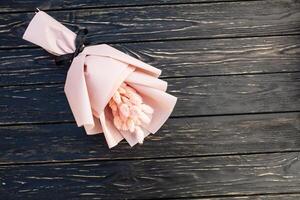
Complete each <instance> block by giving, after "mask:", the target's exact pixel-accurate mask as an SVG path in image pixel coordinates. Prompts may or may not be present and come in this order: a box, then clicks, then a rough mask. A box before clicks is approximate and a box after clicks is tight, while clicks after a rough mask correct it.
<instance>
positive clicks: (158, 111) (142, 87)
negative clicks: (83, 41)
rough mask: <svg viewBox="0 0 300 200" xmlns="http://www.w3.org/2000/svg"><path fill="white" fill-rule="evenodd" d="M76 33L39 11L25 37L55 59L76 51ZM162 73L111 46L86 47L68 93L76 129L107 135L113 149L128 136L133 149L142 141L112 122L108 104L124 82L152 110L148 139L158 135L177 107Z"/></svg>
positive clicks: (71, 72)
mask: <svg viewBox="0 0 300 200" xmlns="http://www.w3.org/2000/svg"><path fill="white" fill-rule="evenodd" d="M75 38H76V34H75V33H73V32H72V31H70V30H69V29H68V28H66V27H65V26H63V25H62V24H61V23H59V22H58V21H56V20H55V19H53V18H52V17H50V16H49V15H47V14H46V13H45V12H43V11H39V12H38V13H37V14H36V15H35V16H34V18H33V19H32V21H31V22H30V24H29V26H28V28H27V29H26V31H25V33H24V35H23V39H25V40H27V41H30V42H32V43H34V44H36V45H39V46H41V47H42V48H44V49H45V50H47V51H48V52H50V53H51V54H54V55H63V54H67V53H72V52H74V51H75V44H74V41H75ZM160 74H161V70H159V69H157V68H155V67H153V66H151V65H148V64H146V63H144V62H142V61H140V60H138V59H136V58H133V57H131V56H129V55H127V54H125V53H123V52H121V51H119V50H117V49H115V48H113V47H111V46H109V45H107V44H100V45H93V46H87V47H85V48H84V50H83V51H82V52H81V53H80V54H79V55H78V56H76V57H75V58H74V59H73V62H72V64H71V66H70V68H69V71H68V74H67V78H66V82H65V87H64V90H65V94H66V96H67V99H68V102H69V105H70V108H71V110H72V113H73V115H74V118H75V120H76V123H77V125H78V126H84V128H85V131H86V133H87V134H88V135H92V134H98V133H102V132H103V133H104V136H105V138H106V141H107V144H108V146H109V148H112V147H114V146H116V145H117V144H118V143H119V142H120V141H121V140H122V139H124V138H125V140H127V142H128V143H129V144H130V146H134V145H135V144H137V143H138V138H137V136H136V135H135V134H134V133H131V132H128V131H120V130H118V129H117V128H116V127H115V125H114V123H113V120H112V114H111V110H110V108H109V107H108V105H107V104H108V102H109V101H110V99H111V98H112V96H113V95H114V93H115V92H116V91H117V90H118V88H119V87H120V85H121V84H122V83H123V82H125V83H126V84H128V85H130V86H131V87H132V88H134V89H135V90H136V91H137V92H138V93H139V94H141V96H142V97H143V99H144V101H145V102H146V103H147V104H148V105H150V106H151V107H152V108H153V110H154V112H153V116H152V119H151V123H149V124H148V125H147V126H145V127H144V129H145V130H144V137H146V136H147V135H149V134H150V133H155V132H157V131H158V130H159V128H160V127H161V126H162V125H163V124H164V123H165V121H166V120H167V119H168V117H169V116H170V114H171V112H172V110H173V109H174V106H175V104H176V100H177V99H176V97H174V96H172V95H170V94H168V93H166V89H167V82H165V81H163V80H160V79H158V78H157V77H159V75H160Z"/></svg>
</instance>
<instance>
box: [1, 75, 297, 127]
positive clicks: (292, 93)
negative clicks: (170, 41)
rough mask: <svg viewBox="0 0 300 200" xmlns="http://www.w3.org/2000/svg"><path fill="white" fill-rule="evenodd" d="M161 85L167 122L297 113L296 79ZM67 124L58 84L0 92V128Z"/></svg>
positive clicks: (198, 79) (252, 78) (225, 78)
mask: <svg viewBox="0 0 300 200" xmlns="http://www.w3.org/2000/svg"><path fill="white" fill-rule="evenodd" d="M167 81H168V83H169V88H168V92H169V93H171V94H173V95H175V96H176V97H178V101H177V104H176V107H175V110H174V112H173V115H172V116H177V117H178V116H195V115H220V114H236V113H257V112H279V111H280V112H281V111H295V110H299V108H300V98H299V97H300V91H299V87H300V73H284V74H263V75H237V76H215V77H193V78H188V79H186V78H172V79H168V80H167ZM16 105H17V106H16ZM7 113H9V114H7ZM72 120H73V116H72V114H71V112H70V109H69V106H68V103H67V100H66V98H65V94H64V91H63V84H50V85H28V86H8V87H2V88H0V124H2V125H5V124H15V123H31V122H63V121H72Z"/></svg>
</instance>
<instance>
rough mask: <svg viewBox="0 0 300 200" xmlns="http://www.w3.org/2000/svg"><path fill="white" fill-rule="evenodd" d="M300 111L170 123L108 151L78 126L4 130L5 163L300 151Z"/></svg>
mask: <svg viewBox="0 0 300 200" xmlns="http://www.w3.org/2000/svg"><path fill="white" fill-rule="evenodd" d="M299 132H300V113H282V114H263V115H262V114H260V115H238V116H230V117H229V116H216V117H193V118H178V119H169V120H168V121H167V123H166V124H165V125H164V126H163V127H162V129H161V130H160V131H159V132H158V133H156V134H155V135H151V136H149V137H147V139H146V140H145V142H144V144H143V145H142V146H141V145H137V146H134V147H133V148H131V147H130V146H129V145H128V144H127V143H126V142H125V141H124V142H122V143H121V144H119V145H118V146H116V147H115V148H112V149H108V147H107V144H106V142H105V139H104V135H103V134H100V135H95V136H87V135H86V134H85V132H84V130H83V129H82V128H77V126H76V124H75V123H68V124H44V125H20V126H0V164H8V163H11V164H13V163H36V162H57V161H60V162H62V161H64V162H70V161H75V160H76V161H80V160H92V159H93V160H110V159H140V158H166V157H168V158H170V157H185V156H189V157H190V156H208V155H209V156H212V155H226V154H243V153H261V152H264V153H267V152H286V151H300V135H299Z"/></svg>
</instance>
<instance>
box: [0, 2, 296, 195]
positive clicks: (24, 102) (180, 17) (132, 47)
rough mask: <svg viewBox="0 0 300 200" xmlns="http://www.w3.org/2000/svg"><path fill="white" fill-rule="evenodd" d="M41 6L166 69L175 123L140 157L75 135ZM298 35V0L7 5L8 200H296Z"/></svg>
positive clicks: (2, 36) (0, 101)
mask: <svg viewBox="0 0 300 200" xmlns="http://www.w3.org/2000/svg"><path fill="white" fill-rule="evenodd" d="M228 1H231V0H228ZM124 6H125V7H124ZM35 7H40V8H41V9H45V10H52V11H49V14H51V15H53V16H54V17H55V18H57V19H58V20H60V21H62V22H64V23H65V24H67V25H68V26H71V27H72V26H74V24H79V25H80V26H86V27H88V28H89V30H90V34H89V39H90V40H91V41H92V42H94V43H113V45H114V46H116V47H117V48H120V49H121V50H122V51H125V52H126V53H128V54H130V55H133V56H136V57H137V58H139V59H141V60H143V61H145V62H147V63H150V64H152V65H154V66H156V67H158V68H160V69H162V70H163V72H164V74H163V76H162V77H163V78H165V79H166V80H167V81H168V82H169V86H170V87H169V92H170V93H172V94H174V95H175V96H178V97H179V101H178V104H177V106H176V108H175V111H174V113H173V115H172V118H171V119H169V120H168V121H167V123H166V124H165V125H164V126H163V128H162V129H161V130H160V131H159V132H158V133H157V134H156V135H151V136H149V137H148V138H147V140H145V143H144V145H143V146H140V145H138V146H135V147H134V148H130V147H129V146H128V144H125V143H126V142H125V141H124V142H122V143H121V144H120V145H119V146H117V147H115V148H113V149H112V150H109V149H108V148H107V145H106V142H105V139H104V137H103V135H96V136H87V135H86V134H85V132H84V130H83V129H82V128H77V127H76V124H75V123H74V120H73V116H72V114H71V112H70V110H69V106H68V104H67V102H66V99H65V95H64V92H63V83H64V79H65V73H66V71H67V69H63V68H59V67H56V66H55V65H54V64H53V62H52V60H51V59H49V56H48V54H47V53H45V52H43V51H42V50H41V49H39V48H38V47H36V46H34V45H32V44H29V43H26V42H25V41H22V40H21V36H22V34H23V32H24V30H25V27H26V26H27V24H28V22H29V21H30V19H31V17H32V16H33V12H31V11H33V9H34V8H35ZM299 34H300V2H299V1H295V0H266V1H259V0H256V1H244V0H240V1H235V2H227V0H190V1H189V0H175V1H170V0H163V1H161V0H157V1H148V0H146V1H136V0H133V1H128V0H124V1H120V0H115V1H107V0H101V1H95V0H82V1H79V0H75V1H72V3H71V1H57V0H52V1H47V2H46V1H37V0H32V1H11V0H7V1H1V2H0V49H2V50H0V186H1V187H0V199H16V198H19V199H79V198H80V199H155V198H156V199H157V198H165V199H168V198H173V199H181V198H184V199H190V198H195V199H197V198H199V199H215V200H216V199H219V200H224V199H299V194H300V191H299V190H300V189H299V186H300V182H299V180H300V179H299V166H300V165H299V152H300V149H299V146H300V143H299V141H300V140H299V132H300V126H299V125H300V115H299V113H300V101H299V99H300V98H299V97H300V90H299V88H300V87H299V86H300V84H299V80H300V77H299V76H300V73H299V64H300V63H299V54H300V51H299V46H300V44H299V41H300V40H299ZM287 35H289V36H287ZM266 36H268V37H266ZM118 43H122V44H118ZM236 74H239V75H236ZM243 74H247V75H243ZM250 74H251V75H250Z"/></svg>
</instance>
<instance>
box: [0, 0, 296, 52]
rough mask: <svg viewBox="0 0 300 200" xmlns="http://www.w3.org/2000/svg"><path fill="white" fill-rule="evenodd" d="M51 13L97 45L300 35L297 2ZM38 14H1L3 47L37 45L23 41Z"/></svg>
mask: <svg viewBox="0 0 300 200" xmlns="http://www.w3.org/2000/svg"><path fill="white" fill-rule="evenodd" d="M49 14H50V15H52V16H53V17H55V18H56V19H58V20H59V21H61V22H65V23H67V24H68V25H70V26H73V25H74V24H75V25H78V26H84V27H87V28H88V29H89V34H88V39H89V40H90V41H91V42H93V43H97V44H98V43H111V42H113V43H117V42H126V41H152V40H170V39H172V40H173V39H193V38H194V39H199V38H220V37H236V36H239V37H241V36H264V35H284V34H299V33H300V2H299V1H294V0H269V1H245V2H220V3H210V4H182V5H164V6H152V7H151V6H149V7H128V8H124V9H120V8H109V9H89V10H70V11H59V12H58V11H52V12H49ZM33 15H34V13H15V14H6V15H1V16H0V19H1V20H0V27H1V32H0V47H1V48H8V47H25V46H26V47H28V46H34V45H33V44H30V43H28V42H26V41H23V40H21V39H20V38H21V37H22V35H23V33H24V31H25V28H26V26H27V25H28V22H29V20H30V19H31V18H32V17H33Z"/></svg>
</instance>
